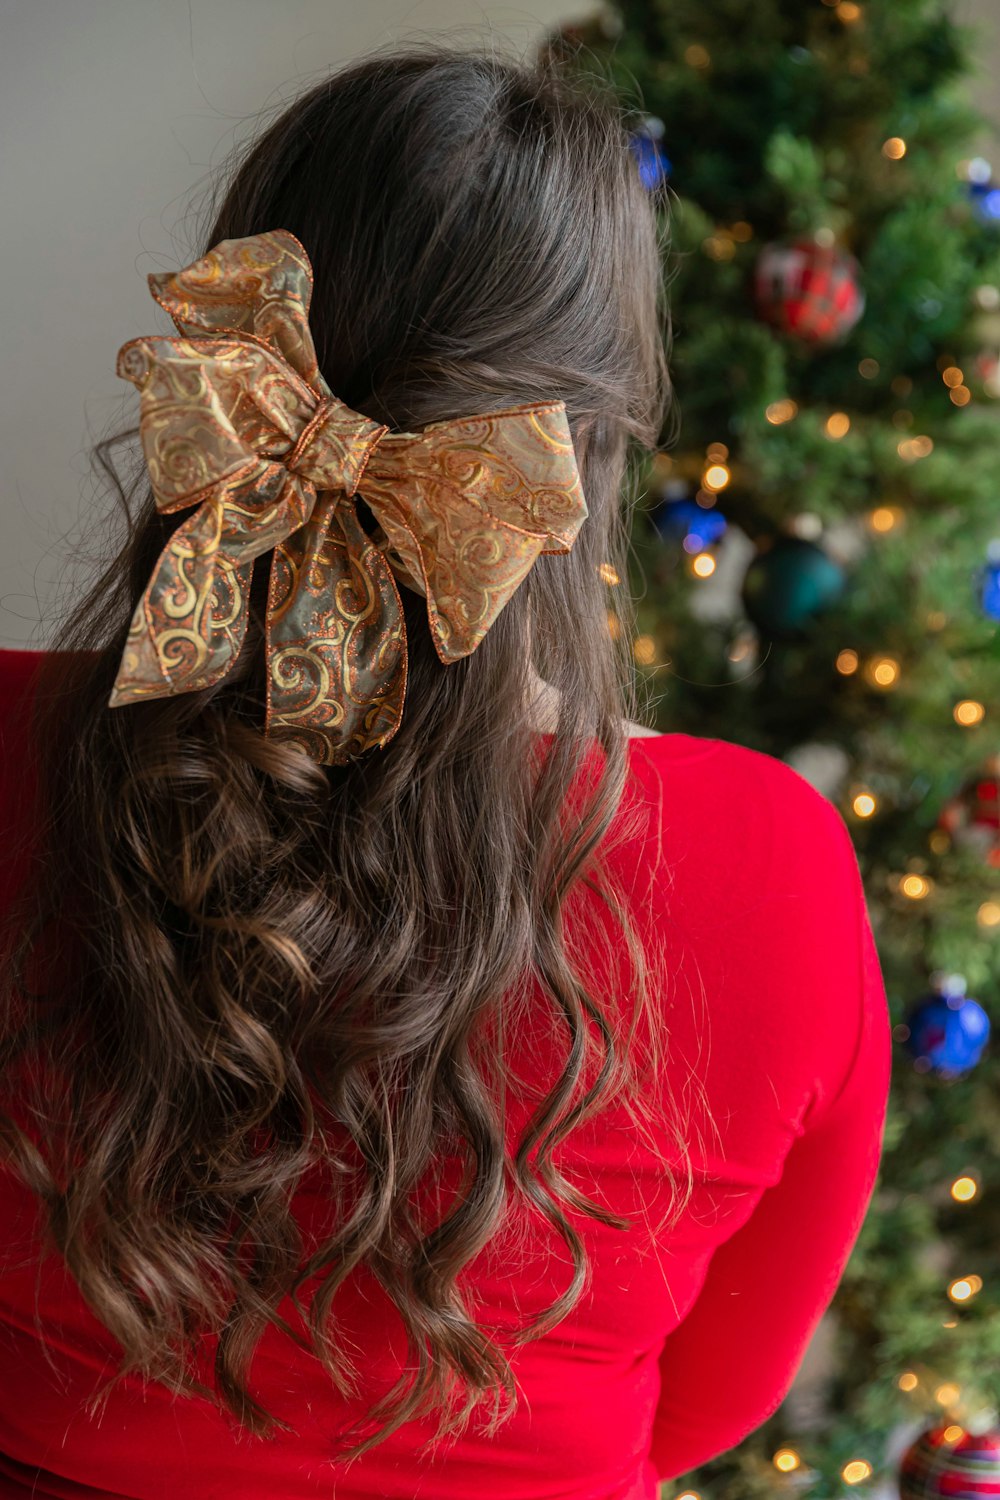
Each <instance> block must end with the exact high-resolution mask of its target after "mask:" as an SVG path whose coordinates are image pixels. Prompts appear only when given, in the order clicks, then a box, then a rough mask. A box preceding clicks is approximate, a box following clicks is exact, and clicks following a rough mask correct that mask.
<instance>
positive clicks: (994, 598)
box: [979, 537, 1000, 620]
mask: <svg viewBox="0 0 1000 1500" xmlns="http://www.w3.org/2000/svg"><path fill="white" fill-rule="evenodd" d="M979 593H980V600H981V603H982V606H983V614H984V615H988V616H989V618H990V619H991V620H1000V537H994V538H993V540H992V541H991V542H988V543H987V545H986V561H985V563H984V564H983V566H982V568H981V569H980V572H979Z"/></svg>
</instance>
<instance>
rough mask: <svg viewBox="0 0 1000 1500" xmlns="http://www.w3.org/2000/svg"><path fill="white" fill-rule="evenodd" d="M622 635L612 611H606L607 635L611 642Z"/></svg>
mask: <svg viewBox="0 0 1000 1500" xmlns="http://www.w3.org/2000/svg"><path fill="white" fill-rule="evenodd" d="M621 633H622V625H621V621H620V620H619V618H618V616H617V615H616V614H615V612H614V610H613V609H609V610H608V634H609V635H610V636H611V639H612V640H613V641H617V640H618V638H619V636H620V635H621Z"/></svg>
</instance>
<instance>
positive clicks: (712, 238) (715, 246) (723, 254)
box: [701, 229, 736, 260]
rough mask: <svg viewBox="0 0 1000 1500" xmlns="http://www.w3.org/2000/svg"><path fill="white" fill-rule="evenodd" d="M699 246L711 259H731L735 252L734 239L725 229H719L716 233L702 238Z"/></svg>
mask: <svg viewBox="0 0 1000 1500" xmlns="http://www.w3.org/2000/svg"><path fill="white" fill-rule="evenodd" d="M701 248H702V249H703V250H704V252H705V254H706V255H708V256H710V257H711V258H712V260H732V258H733V256H734V255H735V254H736V241H735V240H734V239H733V237H732V235H731V234H729V232H728V231H727V230H725V229H720V230H719V231H718V233H717V234H710V235H708V237H707V238H706V239H703V240H702V242H701Z"/></svg>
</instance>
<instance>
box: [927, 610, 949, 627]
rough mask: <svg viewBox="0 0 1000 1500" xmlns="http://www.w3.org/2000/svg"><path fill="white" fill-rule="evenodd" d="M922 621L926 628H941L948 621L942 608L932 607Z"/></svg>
mask: <svg viewBox="0 0 1000 1500" xmlns="http://www.w3.org/2000/svg"><path fill="white" fill-rule="evenodd" d="M924 623H925V625H926V626H927V629H928V630H943V629H944V627H945V626H946V625H947V623H948V616H947V615H946V614H945V612H944V610H943V609H932V610H930V611H929V612H928V614H927V618H926V620H925V621H924Z"/></svg>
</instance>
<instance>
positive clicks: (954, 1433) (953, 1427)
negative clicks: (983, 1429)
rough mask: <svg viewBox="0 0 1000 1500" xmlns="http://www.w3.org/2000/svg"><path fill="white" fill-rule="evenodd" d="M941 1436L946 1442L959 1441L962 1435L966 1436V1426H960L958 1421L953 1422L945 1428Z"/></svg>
mask: <svg viewBox="0 0 1000 1500" xmlns="http://www.w3.org/2000/svg"><path fill="white" fill-rule="evenodd" d="M941 1436H942V1437H943V1438H944V1440H945V1442H946V1443H957V1442H958V1440H959V1438H960V1437H964V1436H965V1428H964V1427H961V1426H959V1424H958V1423H957V1422H952V1423H950V1424H949V1426H947V1427H946V1428H945V1430H944V1432H943V1433H942V1434H941Z"/></svg>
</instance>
